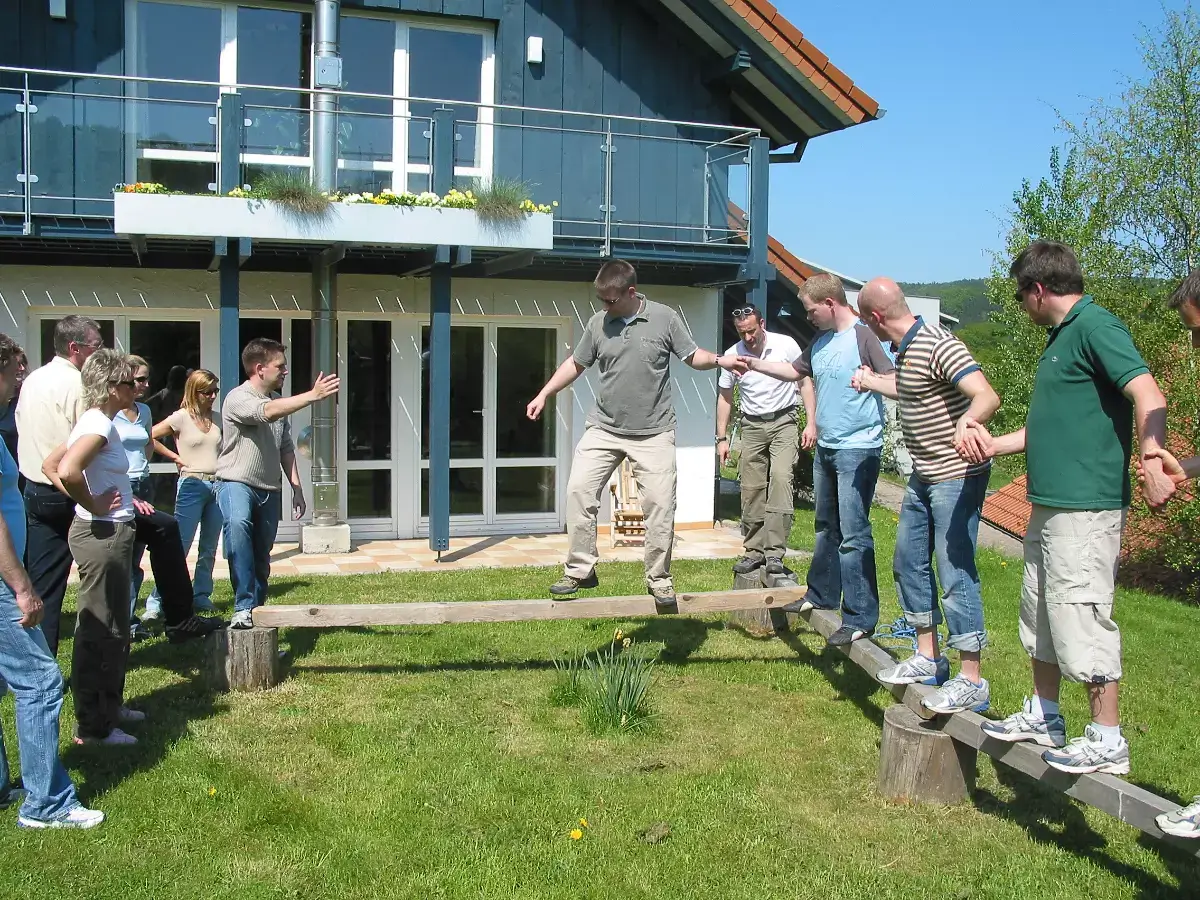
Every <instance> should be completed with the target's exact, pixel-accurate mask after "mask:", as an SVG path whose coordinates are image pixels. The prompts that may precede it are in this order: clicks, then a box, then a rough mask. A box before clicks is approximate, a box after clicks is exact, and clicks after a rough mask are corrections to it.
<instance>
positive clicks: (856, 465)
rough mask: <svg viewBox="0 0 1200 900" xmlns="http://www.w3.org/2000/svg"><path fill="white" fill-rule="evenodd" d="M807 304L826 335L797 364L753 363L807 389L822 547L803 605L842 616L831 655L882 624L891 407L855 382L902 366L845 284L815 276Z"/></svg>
mask: <svg viewBox="0 0 1200 900" xmlns="http://www.w3.org/2000/svg"><path fill="white" fill-rule="evenodd" d="M800 300H801V302H802V303H803V304H804V310H805V312H806V313H807V314H808V320H809V322H811V323H812V324H813V325H814V326H815V327H816V328H817V329H818V332H819V333H818V334H817V336H816V338H815V339H814V340H813V342H812V343H811V344H809V346H808V347H807V348H806V349H805V350H804V352H803V353H802V354H801V356H800V358H799V359H798V360H796V361H795V363H792V364H790V365H789V364H785V363H763V362H760V361H757V360H755V361H753V362H751V361H749V360H748V361H747V365H749V367H750V368H752V369H754V370H755V371H759V372H762V373H764V374H766V375H772V376H774V377H776V378H779V379H782V380H784V381H796V380H799V382H800V396H801V399H802V400H803V401H804V409H805V412H806V413H807V424H806V425H805V427H804V431H803V432H802V433H801V435H800V444H801V446H802V447H803V448H804V449H806V450H814V448H815V451H814V455H813V494H814V504H815V506H816V523H815V527H816V541H815V543H814V545H813V558H812V564H811V565H810V566H809V569H808V594H807V596H806V597H805V598H804V599H803V600H802V601H798V602H797V603H796V604H795V607H796V610H797V611H800V612H803V611H806V610H809V609H812V608H814V607H816V608H820V609H837V608H838V605H839V602H840V605H841V608H842V625H841V627H840V628H839V629H838V630H837V631H835V632H834V633H833V634H831V635H830V636H829V643H830V644H831V645H832V646H842V645H845V644H850V643H852V642H854V641H856V640H858V639H859V638H862V637H867V636H870V635H871V634H873V633H874V631H875V626H876V625H877V624H878V623H879V584H878V579H877V577H876V574H875V539H874V536H873V535H872V534H871V520H870V512H871V501H872V500H873V499H874V497H875V483H876V481H877V480H878V478H879V460H880V457H881V456H882V454H883V422H884V409H883V399H882V398H881V397H880V396H879V395H878V394H860V393H858V392H857V391H855V390H854V389H853V388H852V387H851V386H850V378H851V376H852V375H853V374H854V372H855V371H856V370H857V369H858V368H859V367H860V366H870V367H871V369H873V370H874V371H876V372H891V371H894V369H895V366H894V365H893V364H892V361H891V359H890V358H889V357H888V355H887V354H886V353H885V352H884V350H883V346H882V345H881V344H880V343H879V341H878V339H876V338H875V336H874V335H873V334H871V332H870V330H869V329H868V328H867V327H866V326H865V325H863V324H862V323H861V322H860V321H859V318H858V314H857V313H856V312H855V311H854V310H853V309H852V308H851V307H850V305H849V304H848V303H847V302H846V292H845V290H844V289H843V288H842V282H841V279H839V278H836V277H834V276H833V275H826V274H824V273H821V274H818V275H814V276H813V277H812V278H810V279H808V280H807V281H806V282H805V283H804V284H803V286H802V287H801V288H800Z"/></svg>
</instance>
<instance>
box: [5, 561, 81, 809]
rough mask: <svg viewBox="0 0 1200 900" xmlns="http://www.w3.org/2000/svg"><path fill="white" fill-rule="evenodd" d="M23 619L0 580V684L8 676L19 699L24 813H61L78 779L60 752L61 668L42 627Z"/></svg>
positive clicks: (70, 803)
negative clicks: (24, 625)
mask: <svg viewBox="0 0 1200 900" xmlns="http://www.w3.org/2000/svg"><path fill="white" fill-rule="evenodd" d="M20 620H21V610H20V608H19V607H18V606H17V600H16V597H14V596H13V593H12V591H11V590H9V588H8V585H7V584H5V583H4V582H2V581H0V687H3V685H4V682H7V683H8V687H9V688H10V689H11V690H12V692H13V694H14V695H15V696H16V701H17V702H16V708H17V746H18V748H19V749H20V753H21V778H22V780H23V781H24V783H25V790H26V791H28V794H27V796H26V797H25V801H24V803H23V804H22V805H21V815H23V816H27V817H28V818H31V819H42V820H49V819H58V818H61V817H62V816H65V815H66V814H67V813H69V812H70V811H71V810H72V809H74V808H75V807H76V806H78V805H79V800H78V798H77V797H76V796H75V785H73V784H72V783H71V777H70V776H69V775H68V774H67V770H66V769H65V768H64V767H63V764H62V762H61V760H59V758H58V716H59V713H60V712H61V711H62V705H63V679H62V673H60V672H59V670H58V663H57V662H55V661H54V657H53V656H52V655H51V654H50V648H49V647H48V646H47V645H46V637H45V635H43V634H42V629H41V627H36V628H22V627H21V626H20V624H18V623H19V622H20ZM8 782H9V772H8V759H7V757H6V756H5V752H4V736H3V733H2V732H0V792H2V791H4V790H5V788H6V786H7V785H8Z"/></svg>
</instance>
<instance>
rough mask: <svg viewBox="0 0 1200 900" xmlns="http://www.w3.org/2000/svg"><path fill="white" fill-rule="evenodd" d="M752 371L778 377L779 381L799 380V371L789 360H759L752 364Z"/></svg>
mask: <svg viewBox="0 0 1200 900" xmlns="http://www.w3.org/2000/svg"><path fill="white" fill-rule="evenodd" d="M754 371H755V372H761V373H762V374H764V375H770V376H771V377H772V378H778V379H779V380H780V381H799V380H800V373H799V372H797V371H796V367H795V366H793V365H792V364H791V363H790V362H762V361H761V360H760V361H758V362H756V363H755V364H754Z"/></svg>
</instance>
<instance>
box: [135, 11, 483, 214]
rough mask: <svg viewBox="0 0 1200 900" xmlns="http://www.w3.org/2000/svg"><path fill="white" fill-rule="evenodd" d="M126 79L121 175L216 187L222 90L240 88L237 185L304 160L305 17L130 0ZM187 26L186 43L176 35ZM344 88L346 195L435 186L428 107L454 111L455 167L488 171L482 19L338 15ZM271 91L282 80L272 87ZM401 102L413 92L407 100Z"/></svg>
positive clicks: (458, 171) (341, 126) (471, 173)
mask: <svg viewBox="0 0 1200 900" xmlns="http://www.w3.org/2000/svg"><path fill="white" fill-rule="evenodd" d="M130 8H131V10H132V15H131V16H130V25H129V29H130V32H129V40H130V44H131V47H132V52H131V53H130V56H129V58H130V60H131V61H132V65H133V69H134V71H132V72H131V74H134V75H139V76H145V77H149V78H156V79H165V82H153V83H143V84H140V85H139V86H138V88H137V90H136V92H135V94H136V97H137V98H138V99H137V100H136V101H135V102H133V103H131V104H130V105H129V109H130V112H129V116H128V119H129V127H128V132H129V135H130V137H129V140H130V142H131V145H132V146H131V147H130V151H131V153H130V158H131V159H132V160H134V162H133V163H132V164H131V170H132V171H130V172H129V173H128V175H127V177H129V178H130V179H137V180H142V181H157V182H161V183H163V184H165V185H166V186H167V187H168V188H170V189H172V190H182V191H197V192H200V191H205V190H209V189H210V186H211V189H215V182H216V158H217V155H216V151H217V144H216V126H215V125H214V124H213V123H212V121H210V119H211V118H212V117H213V113H214V109H215V106H216V104H217V101H218V98H219V93H220V91H221V90H222V88H218V87H215V86H213V87H208V86H197V85H188V84H180V83H179V82H181V81H207V82H219V83H220V84H221V85H225V86H227V87H226V88H225V89H229V88H232V87H233V86H235V85H261V86H265V87H264V88H260V89H243V90H242V93H243V95H244V97H245V102H246V107H247V108H246V118H247V120H248V121H249V122H250V126H249V127H248V128H246V130H245V137H244V146H243V155H242V172H241V181H242V183H244V184H247V183H248V184H254V183H255V182H256V181H259V180H261V179H262V178H263V177H264V175H266V174H268V173H270V172H273V171H279V170H280V169H281V168H283V169H287V168H292V169H307V168H309V167H310V166H311V164H312V155H311V154H312V104H311V102H310V95H309V94H307V93H304V92H303V91H302V90H298V89H303V88H308V87H311V85H312V76H313V73H312V52H313V49H312V48H313V33H312V29H313V23H312V15H311V14H310V13H308V12H304V11H300V10H298V9H297V10H292V9H286V8H275V7H271V8H260V7H255V6H250V5H239V4H236V3H229V2H227V3H219V2H193V0H188V2H176V0H130ZM181 35H186V36H187V39H186V40H180V36H181ZM340 40H341V55H342V61H343V62H342V65H343V69H342V80H343V83H344V92H351V93H353V94H374V95H380V96H378V97H363V96H349V95H348V94H347V93H343V94H342V96H341V100H340V108H339V113H338V121H337V140H338V156H339V159H338V176H337V187H338V189H339V190H342V191H367V190H369V191H379V190H382V189H384V188H392V189H394V190H403V189H408V190H413V191H424V190H428V189H429V187H430V179H431V175H430V156H431V134H432V126H431V116H432V114H433V111H434V110H435V109H436V108H437V107H438V106H440V105H441V103H440V102H436V101H444V102H446V103H447V105H449V106H451V107H452V108H453V109H454V118H455V122H456V133H457V140H456V141H455V176H456V178H457V179H459V180H460V181H461V180H464V179H470V178H481V177H486V176H487V175H488V174H489V173H490V170H491V143H492V141H491V129H490V128H489V127H488V126H489V125H490V124H491V122H492V111H491V109H485V108H481V107H480V106H478V105H477V104H485V105H486V104H490V103H491V102H492V101H493V94H494V89H493V73H494V69H493V43H494V42H493V36H492V34H491V32H490V31H489V30H487V29H485V28H483V27H469V26H461V25H457V24H456V25H454V26H453V27H451V26H449V25H447V26H443V25H441V24H430V23H429V20H422V21H421V22H420V24H415V23H410V22H409V21H407V20H405V19H400V18H394V17H393V18H381V17H377V16H371V15H361V14H355V13H351V12H349V11H346V12H344V13H343V15H342V21H341V29H340ZM276 88H277V89H276ZM407 97H415V98H419V99H417V100H414V101H409V100H407V99H401V98H407Z"/></svg>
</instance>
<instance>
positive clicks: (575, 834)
mask: <svg viewBox="0 0 1200 900" xmlns="http://www.w3.org/2000/svg"><path fill="white" fill-rule="evenodd" d="M582 837H583V832H582V831H580V830H579V829H578V828H573V829H571V840H573V841H578V840H580V839H581V838H582Z"/></svg>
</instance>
